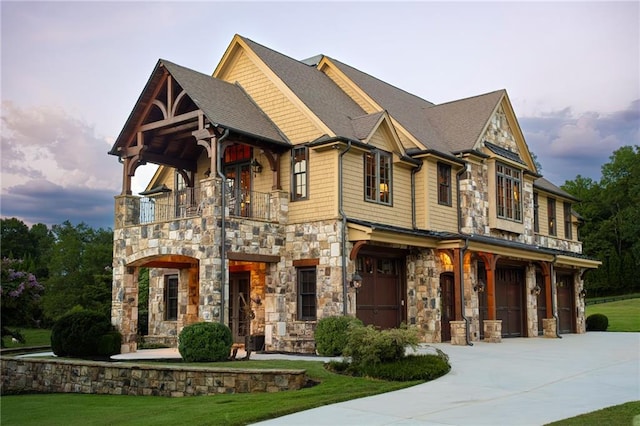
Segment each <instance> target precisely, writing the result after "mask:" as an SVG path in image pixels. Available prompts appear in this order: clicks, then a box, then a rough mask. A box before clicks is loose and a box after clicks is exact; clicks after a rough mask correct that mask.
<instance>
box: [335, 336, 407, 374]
mask: <svg viewBox="0 0 640 426" xmlns="http://www.w3.org/2000/svg"><path fill="white" fill-rule="evenodd" d="M347 335H348V338H347V344H346V346H345V348H344V351H343V352H342V354H343V355H345V356H349V357H351V364H352V366H353V368H355V369H359V368H360V367H361V366H364V365H371V364H379V363H383V362H389V361H397V360H399V359H401V358H404V356H405V350H406V348H407V346H410V347H413V348H415V347H416V345H417V344H418V331H417V330H416V329H415V328H406V327H401V328H392V329H388V330H381V331H380V330H376V329H375V328H374V327H373V326H371V325H369V326H367V327H351V328H349V330H348V333H347Z"/></svg>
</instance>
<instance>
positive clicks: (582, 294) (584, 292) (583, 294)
mask: <svg viewBox="0 0 640 426" xmlns="http://www.w3.org/2000/svg"><path fill="white" fill-rule="evenodd" d="M579 294H580V297H581V298H583V299H584V298H585V297H586V296H587V290H585V289H584V288H583V289H582V290H580V293H579Z"/></svg>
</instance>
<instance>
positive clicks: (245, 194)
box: [129, 187, 271, 224]
mask: <svg viewBox="0 0 640 426" xmlns="http://www.w3.org/2000/svg"><path fill="white" fill-rule="evenodd" d="M200 194H201V192H200V188H197V187H196V188H185V189H182V190H179V191H174V192H166V193H161V194H158V195H154V196H151V197H142V198H140V199H139V203H140V210H139V212H140V213H139V218H131V219H133V220H131V221H130V222H129V224H145V223H155V222H164V221H167V220H175V219H181V218H188V217H197V216H202V213H203V203H202V202H201V201H202V200H201V196H200ZM226 207H227V209H228V210H227V211H228V215H229V216H231V217H233V216H235V217H246V218H251V219H259V220H270V219H271V194H268V193H262V192H255V191H242V192H241V193H240V194H239V196H232V195H229V194H227V196H226ZM136 219H138V220H137V221H136Z"/></svg>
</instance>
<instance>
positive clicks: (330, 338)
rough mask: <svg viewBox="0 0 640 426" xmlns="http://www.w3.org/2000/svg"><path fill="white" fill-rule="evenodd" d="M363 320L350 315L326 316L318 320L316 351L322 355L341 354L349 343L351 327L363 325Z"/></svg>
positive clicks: (315, 335) (315, 336) (315, 334)
mask: <svg viewBox="0 0 640 426" xmlns="http://www.w3.org/2000/svg"><path fill="white" fill-rule="evenodd" d="M362 325H363V324H362V321H360V320H359V319H358V318H355V317H350V316H346V315H343V316H335V317H325V318H322V319H321V320H320V321H318V324H316V330H315V333H314V338H315V341H316V351H317V352H318V355H322V356H339V355H342V351H343V350H344V347H345V346H346V344H347V331H348V330H349V327H351V326H353V327H358V326H360V327H361V326H362Z"/></svg>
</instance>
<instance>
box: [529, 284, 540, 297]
mask: <svg viewBox="0 0 640 426" xmlns="http://www.w3.org/2000/svg"><path fill="white" fill-rule="evenodd" d="M541 291H542V288H540V286H539V285H538V284H536V286H535V287H534V288H532V289H531V294H533V295H534V296H538V295H539V294H540V292H541Z"/></svg>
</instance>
